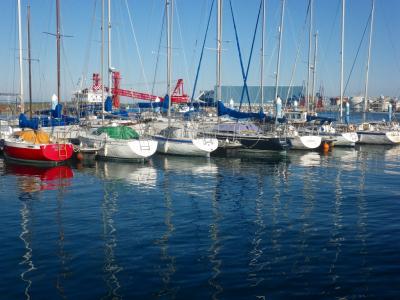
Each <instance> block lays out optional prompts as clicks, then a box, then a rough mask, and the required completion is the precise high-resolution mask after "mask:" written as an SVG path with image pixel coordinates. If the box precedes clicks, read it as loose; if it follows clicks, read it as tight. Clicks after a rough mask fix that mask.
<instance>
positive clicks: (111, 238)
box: [101, 181, 123, 299]
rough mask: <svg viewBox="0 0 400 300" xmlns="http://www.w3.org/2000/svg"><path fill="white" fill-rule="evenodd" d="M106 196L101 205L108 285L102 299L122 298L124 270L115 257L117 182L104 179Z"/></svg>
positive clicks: (105, 271) (105, 272)
mask: <svg viewBox="0 0 400 300" xmlns="http://www.w3.org/2000/svg"><path fill="white" fill-rule="evenodd" d="M103 188H104V198H103V203H102V206H101V209H102V217H103V239H104V266H103V272H104V281H105V284H106V286H107V289H108V291H107V295H105V296H104V297H102V299H122V296H121V295H120V294H119V293H118V290H119V289H120V288H121V285H120V282H119V279H118V273H119V272H120V271H122V270H123V268H122V267H120V266H119V265H118V262H117V260H116V258H115V249H116V247H117V244H118V241H117V236H116V235H117V229H116V227H115V224H114V217H115V214H116V213H117V212H118V188H117V184H116V183H115V182H109V181H104V186H103Z"/></svg>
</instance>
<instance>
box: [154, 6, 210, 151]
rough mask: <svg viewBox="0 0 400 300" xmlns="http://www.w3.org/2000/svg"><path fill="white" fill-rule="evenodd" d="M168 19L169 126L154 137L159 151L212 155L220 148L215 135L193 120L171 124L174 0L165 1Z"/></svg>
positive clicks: (167, 98)
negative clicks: (206, 134)
mask: <svg viewBox="0 0 400 300" xmlns="http://www.w3.org/2000/svg"><path fill="white" fill-rule="evenodd" d="M165 10H166V14H165V15H166V20H167V22H166V23H167V96H166V97H165V98H164V101H167V100H168V103H169V105H168V126H167V127H166V128H164V129H162V130H161V131H160V132H159V133H158V134H156V135H154V136H153V137H154V138H155V139H156V140H157V142H158V146H157V151H158V152H160V153H163V154H174V155H184V156H210V153H211V152H213V151H215V150H216V149H217V148H218V140H217V139H216V138H214V137H207V136H204V135H200V134H199V131H198V130H199V128H198V126H197V124H195V123H192V122H184V123H183V124H182V123H181V122H175V124H178V125H175V126H171V97H170V95H171V69H172V68H171V66H172V57H171V49H172V48H171V46H172V28H171V21H172V20H171V18H172V11H173V0H166V1H165Z"/></svg>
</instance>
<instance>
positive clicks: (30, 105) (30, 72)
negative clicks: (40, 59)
mask: <svg viewBox="0 0 400 300" xmlns="http://www.w3.org/2000/svg"><path fill="white" fill-rule="evenodd" d="M27 23H28V70H29V77H28V78H29V117H30V118H31V119H32V68H31V6H30V5H29V4H28V12H27Z"/></svg>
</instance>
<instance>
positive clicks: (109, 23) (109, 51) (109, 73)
mask: <svg viewBox="0 0 400 300" xmlns="http://www.w3.org/2000/svg"><path fill="white" fill-rule="evenodd" d="M107 53H108V93H109V94H110V95H111V84H112V83H111V80H112V70H111V0H108V52H107Z"/></svg>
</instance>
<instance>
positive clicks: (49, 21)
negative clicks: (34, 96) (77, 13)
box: [39, 1, 55, 82]
mask: <svg viewBox="0 0 400 300" xmlns="http://www.w3.org/2000/svg"><path fill="white" fill-rule="evenodd" d="M54 2H55V1H50V9H49V12H48V15H49V16H50V17H49V18H48V22H47V31H48V32H52V30H51V29H50V25H51V24H52V21H53V15H54V14H53V9H54V5H53V4H54ZM49 38H50V36H49V35H48V34H45V35H44V36H43V37H42V42H41V43H40V52H39V53H40V54H41V53H42V52H44V53H43V57H47V56H48V55H47V51H48V49H49V47H48V45H47V44H48V41H49ZM43 39H44V40H45V41H43ZM43 49H44V51H43ZM40 54H39V57H41V55H40ZM47 64H48V60H47V59H45V60H44V66H43V69H44V70H45V69H46V67H47ZM46 74H47V72H43V81H44V82H46V81H47V77H46Z"/></svg>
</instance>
